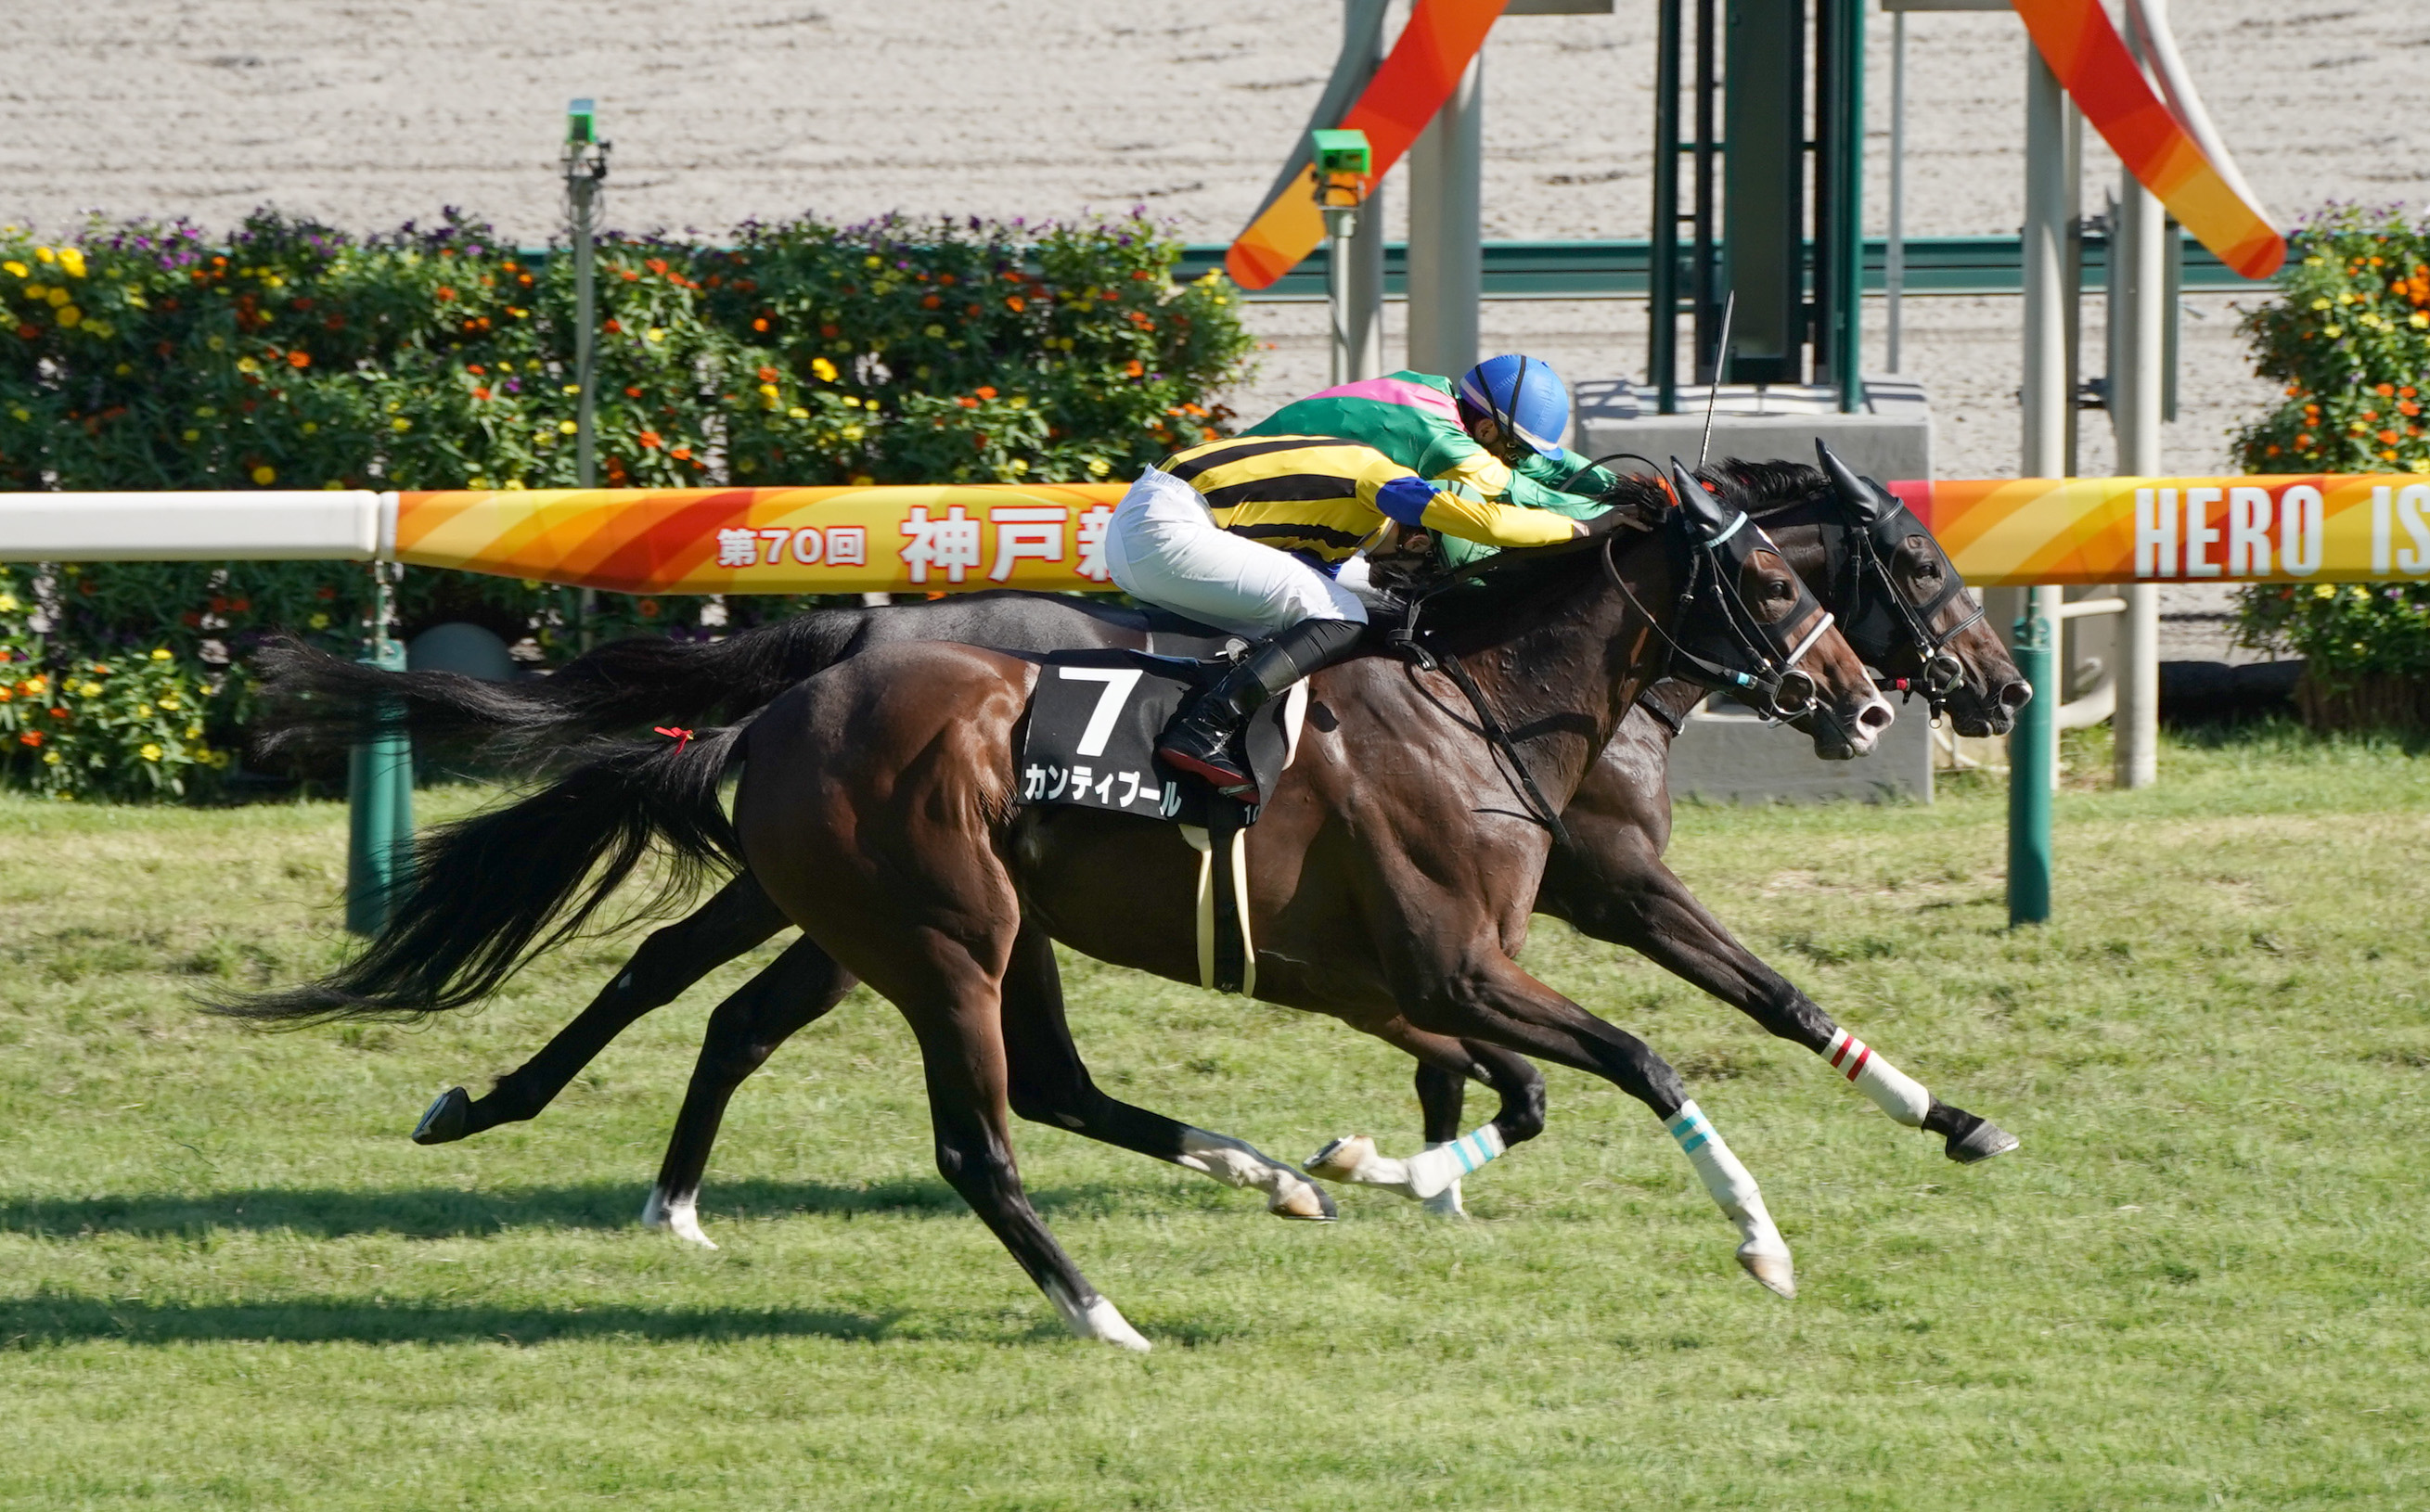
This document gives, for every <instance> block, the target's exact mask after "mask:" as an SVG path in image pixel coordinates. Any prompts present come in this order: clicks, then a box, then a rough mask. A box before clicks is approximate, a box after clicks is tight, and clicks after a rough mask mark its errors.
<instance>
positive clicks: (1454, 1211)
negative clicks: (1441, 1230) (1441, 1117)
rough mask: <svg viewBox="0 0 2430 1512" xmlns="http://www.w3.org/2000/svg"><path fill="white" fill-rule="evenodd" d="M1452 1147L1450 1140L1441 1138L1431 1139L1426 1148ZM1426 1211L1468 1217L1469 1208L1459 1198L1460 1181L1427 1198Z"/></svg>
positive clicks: (1448, 1216)
mask: <svg viewBox="0 0 2430 1512" xmlns="http://www.w3.org/2000/svg"><path fill="white" fill-rule="evenodd" d="M1450 1147H1451V1145H1450V1142H1449V1141H1448V1140H1440V1139H1438V1140H1434V1141H1431V1142H1429V1143H1428V1144H1427V1145H1426V1148H1427V1149H1429V1150H1447V1149H1449V1148H1450ZM1426 1211H1427V1212H1429V1213H1432V1214H1433V1215H1434V1216H1435V1217H1437V1218H1466V1217H1467V1216H1468V1208H1467V1207H1466V1205H1463V1204H1462V1203H1461V1202H1460V1200H1459V1183H1458V1182H1456V1181H1455V1182H1453V1183H1452V1184H1451V1185H1450V1186H1448V1187H1445V1188H1443V1189H1442V1190H1440V1191H1439V1192H1437V1193H1435V1194H1434V1195H1433V1196H1432V1197H1429V1198H1427V1199H1426Z"/></svg>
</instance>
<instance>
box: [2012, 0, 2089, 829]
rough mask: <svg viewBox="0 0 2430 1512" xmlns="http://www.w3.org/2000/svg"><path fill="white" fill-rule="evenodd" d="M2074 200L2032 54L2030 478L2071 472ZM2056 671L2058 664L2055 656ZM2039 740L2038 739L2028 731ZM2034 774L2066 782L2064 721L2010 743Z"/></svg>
mask: <svg viewBox="0 0 2430 1512" xmlns="http://www.w3.org/2000/svg"><path fill="white" fill-rule="evenodd" d="M2071 199H2072V196H2071V195H2070V194H2069V192H2068V185H2067V94H2066V91H2063V90H2061V89H2060V88H2059V82H2058V78H2057V76H2056V75H2054V74H2052V73H2051V71H2050V67H2049V65H2048V64H2046V63H2044V62H2043V61H2042V58H2041V55H2040V54H2039V53H2038V52H2035V51H2034V50H2033V46H2032V44H2031V43H2027V44H2026V48H2025V224H2024V295H2025V299H2024V306H2025V308H2024V316H2025V330H2024V340H2025V350H2024V359H2025V361H2024V368H2025V381H2024V390H2023V394H2022V398H2023V409H2024V436H2023V442H2024V444H2023V446H2022V456H2021V457H2020V458H2019V462H2020V466H2019V469H2018V471H2019V473H2020V474H2021V475H2022V476H2025V477H2062V476H2064V475H2066V471H2067V424H2068V407H2069V406H2070V405H2071V404H2072V403H2073V402H2074V396H2073V395H2072V394H2070V393H2069V392H2068V391H2067V298H2066V294H2067V277H2066V258H2067V221H2068V215H2069V205H2070V202H2071ZM2034 594H2035V599H2036V606H2035V607H2034V608H2032V609H2029V610H2027V611H2026V612H2027V615H2028V617H2029V618H2030V617H2031V616H2033V615H2036V614H2039V615H2041V616H2043V617H2045V618H2047V619H2048V620H2049V621H2050V622H2051V633H2052V634H2053V636H2056V635H2057V633H2058V622H2057V609H2056V600H2057V599H2058V598H2059V597H2061V595H2060V594H2059V593H2058V592H2057V591H2056V590H2042V589H2036V590H2034ZM2052 662H2053V665H2054V666H2056V662H2057V657H2056V653H2054V655H2053V657H2052ZM2059 699H2060V689H2059V686H2058V684H2057V683H2056V681H2051V682H2037V683H2035V684H2034V703H2035V704H2038V705H2042V706H2047V707H2050V708H2056V706H2058V703H2059ZM2028 730H2031V731H2032V732H2033V733H2032V735H2031V736H2030V737H2028V735H2027V733H2026V732H2027V731H2028ZM2029 741H2030V742H2038V743H2039V745H2040V746H2041V747H2042V749H2040V750H2039V751H2037V752H2035V753H2034V754H2033V755H2032V756H2031V757H2030V758H2028V757H2026V756H2022V755H2021V754H2020V747H2022V746H2023V745H2025V744H2027V743H2029ZM2028 766H2031V767H2032V768H2033V769H2034V770H2037V771H2039V772H2040V773H2043V776H2042V778H2041V779H2040V780H2042V781H2044V782H2056V781H2057V780H2058V722H2057V720H2056V718H2052V719H2035V720H2031V721H2027V722H2024V723H2020V724H2019V725H2018V727H2017V729H2016V731H2015V733H2013V734H2011V735H2010V736H2009V737H2008V780H2009V782H2010V783H2011V784H2012V785H2013V784H2015V783H2017V782H2020V781H2022V780H2023V779H2022V777H2020V776H2019V775H2018V773H2021V772H2023V771H2025V770H2026V768H2027V767H2028Z"/></svg>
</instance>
